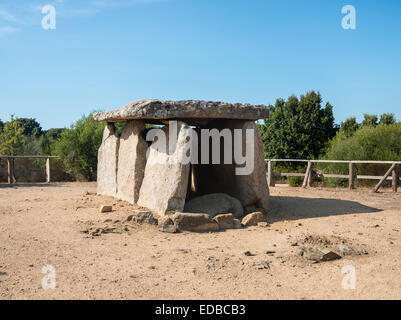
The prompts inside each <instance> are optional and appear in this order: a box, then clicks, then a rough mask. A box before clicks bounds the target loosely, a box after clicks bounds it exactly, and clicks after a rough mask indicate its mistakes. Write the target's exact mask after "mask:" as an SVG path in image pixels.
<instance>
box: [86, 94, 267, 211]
mask: <svg viewBox="0 0 401 320" xmlns="http://www.w3.org/2000/svg"><path fill="white" fill-rule="evenodd" d="M268 117H269V111H268V108H267V107H266V106H264V105H251V104H240V103H225V102H212V101H198V100H185V101H160V100H139V101H135V102H132V103H129V104H127V105H126V106H124V107H123V108H121V109H118V110H112V111H107V112H97V113H94V114H93V118H94V120H96V121H104V122H106V123H107V125H106V127H105V129H104V132H103V140H102V144H101V146H100V148H99V153H98V171H97V192H98V194H101V195H106V196H112V197H115V198H118V199H122V200H125V201H128V202H130V203H132V204H136V205H138V206H140V207H143V208H147V209H149V210H150V211H152V212H154V213H155V214H157V215H158V216H159V217H164V216H170V215H171V216H172V215H174V214H175V213H176V212H185V213H202V214H208V215H209V216H210V217H211V218H213V217H214V216H217V215H219V214H227V213H231V214H232V215H233V216H234V217H235V218H241V217H242V216H243V214H244V212H252V209H254V208H257V209H258V210H263V211H264V212H265V213H267V211H268V209H269V189H268V186H267V180H266V169H265V162H264V152H263V144H262V140H261V138H260V135H259V133H258V129H257V125H256V123H255V121H256V120H258V119H265V118H268ZM116 123H122V124H119V125H116Z"/></svg>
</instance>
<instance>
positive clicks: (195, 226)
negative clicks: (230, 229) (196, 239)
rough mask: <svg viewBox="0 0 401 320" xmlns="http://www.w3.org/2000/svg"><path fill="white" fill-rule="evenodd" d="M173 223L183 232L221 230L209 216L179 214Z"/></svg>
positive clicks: (174, 217)
mask: <svg viewBox="0 0 401 320" xmlns="http://www.w3.org/2000/svg"><path fill="white" fill-rule="evenodd" d="M173 221H174V225H175V226H176V227H177V229H179V230H182V231H192V232H208V231H218V230H219V229H220V228H219V225H218V224H217V222H216V221H213V220H212V219H210V217H209V215H207V214H199V213H182V212H179V213H176V214H174V216H173Z"/></svg>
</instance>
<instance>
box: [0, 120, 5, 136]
mask: <svg viewBox="0 0 401 320" xmlns="http://www.w3.org/2000/svg"><path fill="white" fill-rule="evenodd" d="M3 127H4V122H3V121H1V120H0V133H1V132H2V131H3Z"/></svg>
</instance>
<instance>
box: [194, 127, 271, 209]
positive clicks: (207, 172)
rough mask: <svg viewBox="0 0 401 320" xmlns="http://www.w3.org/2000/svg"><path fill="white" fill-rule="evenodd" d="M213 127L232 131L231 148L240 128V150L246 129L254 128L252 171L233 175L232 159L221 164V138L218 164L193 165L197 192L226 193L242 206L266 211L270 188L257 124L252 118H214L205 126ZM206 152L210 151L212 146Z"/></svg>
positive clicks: (243, 147) (244, 145)
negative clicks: (219, 119) (214, 119)
mask: <svg viewBox="0 0 401 320" xmlns="http://www.w3.org/2000/svg"><path fill="white" fill-rule="evenodd" d="M212 128H216V129H218V130H222V129H225V128H228V129H230V130H231V132H232V139H233V141H232V145H233V149H234V148H235V144H236V143H238V142H234V129H240V130H242V132H243V135H242V150H243V152H245V151H244V150H246V139H245V130H246V129H250V130H253V132H254V138H253V144H254V148H253V159H254V164H253V171H252V172H251V173H250V174H248V175H236V170H235V169H236V168H237V167H238V166H237V165H236V164H235V163H234V160H233V164H223V161H224V158H223V150H224V139H221V145H220V150H221V151H220V163H221V164H197V165H194V166H193V170H194V175H195V180H196V191H197V193H198V194H199V195H202V194H210V193H226V194H228V195H230V196H232V197H234V198H237V199H238V200H239V201H240V202H241V203H242V205H243V206H244V207H248V206H257V207H259V208H263V209H264V210H265V211H266V212H267V211H268V208H269V188H268V186H267V180H266V169H265V163H264V152H263V144H262V139H261V138H260V135H259V133H258V130H257V126H256V124H255V123H254V122H253V121H238V120H224V121H215V122H214V123H212V124H211V125H210V126H208V128H207V129H212ZM210 145H211V144H210ZM200 153H201V150H200ZM209 153H210V154H211V149H210V150H209ZM232 156H233V154H232ZM232 159H234V158H232ZM210 163H211V162H210Z"/></svg>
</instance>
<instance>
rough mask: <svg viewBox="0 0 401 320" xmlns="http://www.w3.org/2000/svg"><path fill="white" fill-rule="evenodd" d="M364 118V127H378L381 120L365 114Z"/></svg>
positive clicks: (375, 116) (362, 124) (373, 115)
mask: <svg viewBox="0 0 401 320" xmlns="http://www.w3.org/2000/svg"><path fill="white" fill-rule="evenodd" d="M363 117H364V119H363V121H362V123H361V126H362V127H376V126H377V121H378V120H379V119H378V118H377V115H375V114H367V113H365V114H364V115H363Z"/></svg>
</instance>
